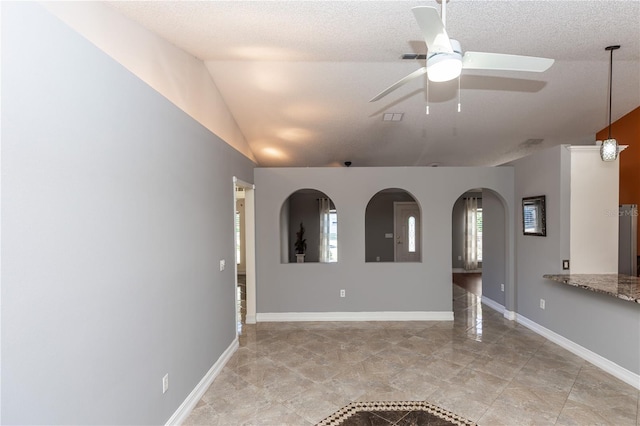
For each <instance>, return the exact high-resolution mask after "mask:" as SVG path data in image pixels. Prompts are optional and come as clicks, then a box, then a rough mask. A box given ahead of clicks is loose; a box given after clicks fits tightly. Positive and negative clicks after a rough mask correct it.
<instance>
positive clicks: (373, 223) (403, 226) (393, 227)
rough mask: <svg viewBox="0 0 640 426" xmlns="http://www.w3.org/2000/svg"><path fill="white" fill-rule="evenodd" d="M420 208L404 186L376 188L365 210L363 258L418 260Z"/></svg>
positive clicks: (380, 260) (389, 260) (420, 257)
mask: <svg viewBox="0 0 640 426" xmlns="http://www.w3.org/2000/svg"><path fill="white" fill-rule="evenodd" d="M421 216H422V215H421V209H420V205H419V204H418V202H417V200H416V199H415V198H414V197H413V196H412V195H411V194H410V193H409V192H407V191H405V190H404V189H399V188H388V189H383V190H382V191H379V192H377V193H376V194H375V195H374V196H373V197H371V199H370V200H369V203H368V204H367V208H366V211H365V262H420V261H421V260H422V247H421V241H422V239H421V229H422V220H421Z"/></svg>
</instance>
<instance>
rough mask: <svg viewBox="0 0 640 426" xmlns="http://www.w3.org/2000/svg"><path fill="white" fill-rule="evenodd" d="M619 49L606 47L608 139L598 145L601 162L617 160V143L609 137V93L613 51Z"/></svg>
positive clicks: (618, 47) (616, 46)
mask: <svg viewBox="0 0 640 426" xmlns="http://www.w3.org/2000/svg"><path fill="white" fill-rule="evenodd" d="M617 49H620V46H619V45H615V46H607V47H605V50H608V51H609V52H610V53H611V55H610V59H609V137H608V138H607V139H606V140H605V141H602V145H600V158H601V159H602V161H615V160H616V159H617V158H618V141H616V140H615V139H614V138H612V137H611V92H612V86H613V51H614V50H617Z"/></svg>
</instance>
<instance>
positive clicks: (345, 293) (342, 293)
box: [340, 289, 347, 297]
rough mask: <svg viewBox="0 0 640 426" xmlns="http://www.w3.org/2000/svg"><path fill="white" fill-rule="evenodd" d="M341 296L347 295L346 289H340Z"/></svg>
mask: <svg viewBox="0 0 640 426" xmlns="http://www.w3.org/2000/svg"><path fill="white" fill-rule="evenodd" d="M340 297H347V292H346V291H345V290H344V289H343V290H340Z"/></svg>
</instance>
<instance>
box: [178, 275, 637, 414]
mask: <svg viewBox="0 0 640 426" xmlns="http://www.w3.org/2000/svg"><path fill="white" fill-rule="evenodd" d="M453 294H454V303H453V306H454V312H455V320H454V321H448V322H306V323H260V324H257V325H245V326H244V329H243V334H242V335H241V336H240V348H239V349H238V351H237V352H236V353H235V354H234V355H233V357H232V358H231V359H230V361H229V362H228V363H227V365H226V366H225V367H224V369H223V370H222V372H221V373H220V375H219V376H218V377H217V378H216V380H215V382H214V383H213V384H212V385H211V387H210V388H209V390H208V391H207V392H206V394H205V395H204V397H203V398H202V400H201V401H200V402H199V403H198V405H197V406H196V408H195V409H194V410H193V412H192V413H191V415H190V416H189V418H188V419H187V420H186V422H185V424H187V425H196V424H198V425H224V426H227V425H245V424H246V425H277V426H283V425H296V426H297V425H300V426H302V425H313V424H315V423H317V422H319V421H320V420H322V419H323V418H325V417H326V416H329V415H330V414H332V413H333V412H335V411H336V410H338V409H340V408H341V407H343V406H345V405H347V404H348V403H350V402H352V401H385V400H386V401H394V400H416V401H421V400H426V401H429V402H431V403H433V404H436V405H439V406H440V407H442V408H444V409H447V410H450V411H452V412H455V413H456V414H458V415H461V416H463V417H466V418H468V419H469V420H473V421H476V422H477V423H478V424H479V425H509V426H515V425H547V424H548V425H554V424H555V425H607V424H608V425H616V426H624V425H631V426H640V391H638V390H637V389H635V388H634V387H632V386H629V385H627V384H625V383H623V382H621V381H620V380H617V379H616V378H614V377H612V376H611V375H609V374H607V373H605V372H604V371H602V370H600V369H598V368H596V367H595V366H593V365H591V364H589V363H588V362H586V361H584V360H582V359H581V358H579V357H577V356H575V355H573V354H571V353H570V352H568V351H566V350H564V349H562V348H561V347H559V346H557V345H555V344H553V343H551V342H549V341H547V340H546V339H544V338H542V337H540V336H539V335H537V334H535V333H533V332H532V331H530V330H528V329H527V328H525V327H523V326H520V325H518V324H516V323H515V322H512V321H508V320H505V319H504V318H503V317H502V315H501V314H499V313H497V312H495V311H493V310H491V309H489V308H487V307H485V306H482V305H481V304H480V300H479V297H478V296H477V295H475V294H473V293H471V292H468V291H466V290H464V289H463V288H461V287H458V286H454V292H453Z"/></svg>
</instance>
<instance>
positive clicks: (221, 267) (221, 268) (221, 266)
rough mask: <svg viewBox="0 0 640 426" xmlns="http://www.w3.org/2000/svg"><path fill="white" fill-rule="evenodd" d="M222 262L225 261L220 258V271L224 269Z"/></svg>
mask: <svg viewBox="0 0 640 426" xmlns="http://www.w3.org/2000/svg"><path fill="white" fill-rule="evenodd" d="M224 263H225V262H224V259H222V260H221V261H220V270H221V271H224Z"/></svg>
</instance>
